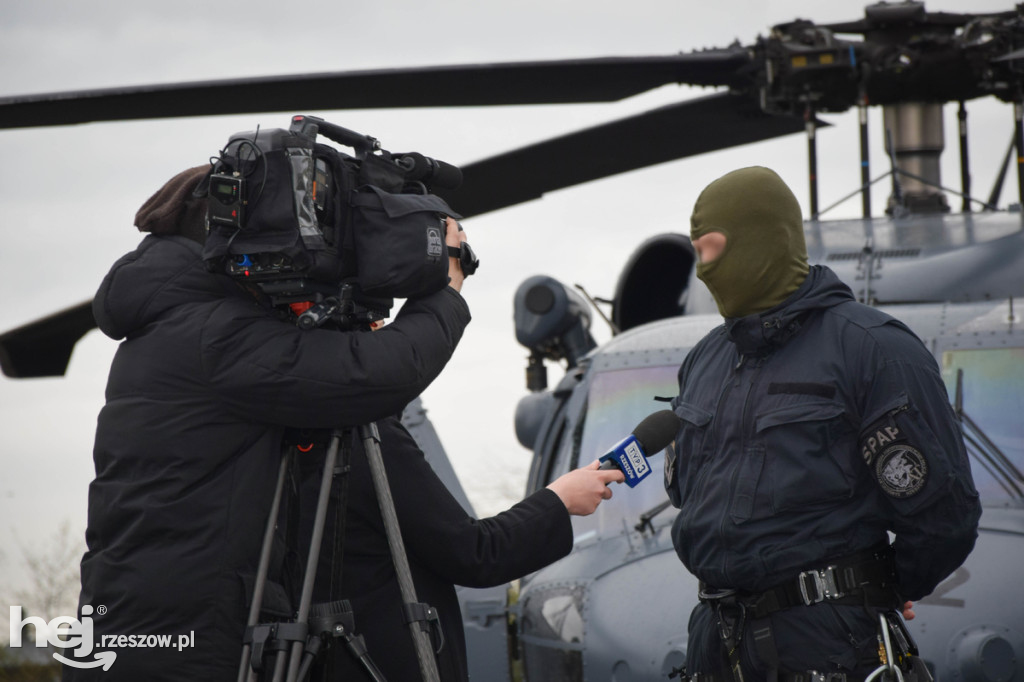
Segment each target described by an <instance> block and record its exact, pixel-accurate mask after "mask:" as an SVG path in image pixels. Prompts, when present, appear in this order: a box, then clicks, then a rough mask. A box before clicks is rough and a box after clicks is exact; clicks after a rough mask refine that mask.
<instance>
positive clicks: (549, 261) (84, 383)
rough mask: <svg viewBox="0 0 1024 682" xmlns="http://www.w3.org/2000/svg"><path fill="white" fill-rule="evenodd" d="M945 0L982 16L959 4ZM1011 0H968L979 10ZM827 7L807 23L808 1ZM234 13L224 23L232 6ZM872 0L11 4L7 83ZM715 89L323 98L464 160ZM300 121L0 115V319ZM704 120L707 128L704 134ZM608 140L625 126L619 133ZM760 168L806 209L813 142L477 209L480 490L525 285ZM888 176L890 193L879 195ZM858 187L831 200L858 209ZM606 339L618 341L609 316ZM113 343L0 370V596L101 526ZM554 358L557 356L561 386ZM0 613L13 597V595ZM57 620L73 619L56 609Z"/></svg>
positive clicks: (702, 32) (344, 59) (369, 126)
mask: <svg viewBox="0 0 1024 682" xmlns="http://www.w3.org/2000/svg"><path fill="white" fill-rule="evenodd" d="M926 7H927V9H929V10H945V11H968V6H967V3H965V2H963V1H962V0H961V2H954V1H952V0H942V1H933V2H928V3H927V4H926ZM1011 8H1012V3H1010V2H992V1H991V0H975V1H974V2H971V3H970V6H969V10H970V11H1001V10H1007V9H1011ZM811 11H813V12H814V14H813V16H811V15H809V12H811ZM218 12H219V13H220V15H219V16H217V13H218ZM862 16H863V4H861V3H860V2H853V1H850V0H841V1H839V0H836V1H833V2H828V3H815V4H808V3H805V2H799V3H798V2H795V1H794V0H776V1H774V2H771V3H766V2H763V1H761V0H720V1H718V2H706V3H697V2H682V1H680V0H632V1H631V2H628V3H595V2H592V1H590V0H545V1H544V2H540V1H537V0H519V1H517V2H515V3H511V2H479V1H478V0H475V1H474V0H433V1H431V0H419V1H413V0H403V1H401V2H399V1H395V0H390V1H380V0H377V1H375V2H365V3H354V2H343V3H341V2H332V3H317V2H314V3H270V2H266V1H264V0H260V1H256V2H253V1H250V2H245V3H209V2H174V3H146V2H115V1H112V0H107V1H104V2H96V1H93V2H81V3H67V2H64V1H60V2H57V1H54V0H43V1H37V2H31V3H28V2H14V1H12V0H8V1H7V2H3V3H2V4H0V65H2V68H0V95H2V96H7V95H17V94H26V93H31V92H52V91H60V90H69V89H82V88H93V87H115V86H123V85H133V84H141V83H150V82H175V81H188V80H204V79H215V78H231V77H244V76H258V75H268V74H282V73H284V74H287V73H301V72H311V71H341V70H349V69H366V68H378V67H396V66H425V65H431V64H448V63H462V62H471V63H486V62H497V61H517V60H538V59H562V58H581V57H598V56H609V55H659V54H670V53H674V52H677V51H681V50H682V51H689V50H691V49H697V48H701V47H712V46H725V45H727V44H729V43H731V42H732V41H733V40H734V39H739V40H740V41H741V42H744V43H749V42H750V41H752V40H753V39H754V38H755V37H756V36H757V35H758V34H759V33H762V34H763V33H765V32H767V30H768V29H769V28H770V26H771V25H772V24H775V23H780V22H784V21H789V20H792V19H795V18H798V17H800V18H808V19H814V20H816V21H819V22H828V21H840V20H850V19H856V18H859V17H862ZM700 94H707V93H706V92H702V91H700V90H694V89H689V88H680V87H666V88H662V89H661V90H659V91H657V92H654V93H650V94H647V95H643V96H641V97H637V98H634V99H632V100H629V101H626V102H621V103H615V104H607V105H604V104H602V105H577V106H550V107H541V106H532V107H519V108H513V107H501V108H484V107H473V108H464V109H427V110H414V109H409V110H398V111H386V112H380V111H360V112H298V111H297V112H294V113H315V114H319V115H322V116H324V117H325V118H327V119H328V120H331V121H334V122H336V123H339V124H340V125H343V126H345V127H348V128H351V129H354V130H357V131H360V132H364V133H367V134H371V135H373V136H375V137H377V138H379V139H380V140H381V141H382V142H383V144H384V146H385V147H386V148H388V149H393V150H398V151H406V150H416V151H420V152H422V153H424V154H427V155H430V156H435V157H438V158H441V159H444V160H446V161H449V162H451V163H455V164H459V163H465V162H469V161H473V160H476V159H480V158H484V157H486V156H489V155H491V154H494V153H497V152H501V151H505V150H508V149H511V148H514V147H516V146H518V145H521V144H524V143H528V142H533V141H537V140H541V139H545V138H548V137H551V136H554V135H557V134H560V133H564V132H568V131H571V130H573V129H576V128H579V127H583V126H588V125H593V124H596V123H599V122H603V121H607V120H612V119H615V118H620V117H623V116H626V115H628V114H631V113H634V112H637V111H642V110H644V109H647V108H652V107H654V106H658V105H660V104H664V103H666V102H669V101H677V100H679V99H684V98H688V97H693V96H697V95H700ZM970 112H971V119H970V130H971V135H972V136H971V145H972V146H971V154H972V160H973V164H972V165H973V171H974V180H975V184H976V186H980V187H982V188H984V189H983V190H982V192H983V193H987V190H988V187H989V186H990V185H991V182H992V178H993V177H994V175H995V170H996V165H997V164H998V161H999V159H1001V157H1002V154H1003V153H1004V151H1005V148H1006V144H1007V143H1008V141H1009V138H1010V135H1011V132H1012V127H1011V126H1012V118H1011V116H1012V114H1011V111H1010V108H1009V107H1007V106H1005V105H999V104H997V103H994V102H980V103H976V104H972V105H971V106H970ZM826 120H828V121H830V122H833V123H835V124H836V125H835V126H834V127H833V128H831V129H829V130H826V131H823V132H822V133H821V134H820V137H819V153H820V159H819V164H820V166H819V175H820V176H821V188H820V196H821V201H822V205H827V204H829V203H831V202H832V201H833V200H835V199H838V198H839V197H841V196H843V195H845V194H846V193H848V192H850V191H852V190H853V189H854V188H855V187H856V186H857V184H858V182H859V169H858V165H857V164H858V157H857V144H858V143H857V132H856V127H855V114H852V113H848V114H846V115H845V116H828V117H826ZM946 120H947V153H946V155H945V157H944V178H945V181H946V184H947V185H951V186H958V184H959V180H958V177H959V176H958V170H957V165H956V164H957V158H958V155H957V152H956V143H955V138H954V137H953V133H954V132H955V126H954V122H955V111H954V109H953V107H947V112H946ZM257 124H259V125H260V126H262V127H285V126H286V124H287V114H267V115H253V116H225V117H208V118H201V119H188V120H174V121H149V122H134V123H117V124H109V123H108V124H92V125H85V126H76V127H70V128H45V129H30V130H16V131H0V230H2V235H3V245H2V247H0V296H2V297H3V305H2V306H0V330H8V329H10V328H12V327H15V326H18V325H20V324H23V323H25V322H27V321H29V320H32V319H35V318H37V317H40V316H43V315H45V314H48V313H50V312H52V311H55V310H57V309H60V308H63V307H66V306H68V305H72V304H74V303H77V302H79V301H82V300H85V299H87V298H89V297H91V295H92V293H93V292H94V291H95V288H96V286H97V285H98V283H99V281H100V279H101V278H102V276H103V274H104V273H105V272H106V270H107V268H108V267H109V265H110V264H111V263H112V262H113V261H114V260H115V259H116V258H117V257H118V256H120V255H121V254H122V253H124V252H126V251H128V250H131V249H132V248H134V246H135V244H136V243H137V242H138V239H139V235H138V233H137V232H136V231H135V229H134V228H133V227H132V221H133V216H134V213H135V210H136V209H137V208H138V206H139V205H140V204H141V203H142V202H143V201H144V200H145V199H146V198H147V197H148V196H149V195H150V194H151V193H152V192H153V191H154V190H156V189H157V188H158V187H159V186H160V185H161V184H162V183H163V182H164V181H165V180H166V179H167V178H169V177H170V176H172V175H174V174H175V173H176V172H178V171H179V170H181V169H183V168H186V167H189V166H194V165H197V164H200V163H203V162H204V161H205V160H206V159H207V158H208V157H209V156H210V155H211V154H213V153H215V152H216V150H217V149H219V148H220V147H221V146H222V145H223V143H224V142H225V141H226V139H227V137H228V136H229V135H230V134H231V133H234V132H236V131H240V130H250V129H253V128H255V127H256V125H257ZM872 124H873V125H872V158H873V174H874V175H878V174H880V173H882V172H884V170H885V164H884V162H883V156H882V151H881V134H880V113H879V112H877V111H874V112H873V114H872ZM695 134H699V131H695ZM608 153H611V154H613V153H615V141H614V140H609V141H608ZM752 164H761V165H767V166H771V167H773V168H775V169H776V170H778V171H779V172H780V174H781V175H782V176H783V178H784V179H785V180H786V181H787V182H789V183H790V184H791V186H792V187H793V188H794V190H795V191H796V193H797V196H798V197H799V198H800V199H801V202H802V204H803V205H804V210H805V213H806V211H807V201H806V196H807V183H806V147H805V143H804V139H803V138H802V137H801V136H791V137H789V138H785V139H783V140H779V141H773V142H768V143H762V144H758V145H753V146H749V147H744V148H742V149H739V150H732V151H726V152H720V153H716V154H713V155H706V156H703V157H698V158H695V159H690V160H685V161H679V162H674V163H670V164H664V165H662V166H659V167H656V168H653V169H648V170H643V171H637V172H633V173H629V174H626V175H623V176H620V177H616V178H609V179H606V180H602V181H599V182H594V183H590V184H588V185H586V186H583V187H578V188H573V189H569V190H565V191H561V192H556V193H553V194H551V195H549V196H548V197H545V198H544V199H543V200H541V201H537V202H530V203H527V204H524V205H521V206H517V207H513V208H509V209H505V210H502V211H498V212H496V213H494V214H492V215H487V216H482V217H480V218H477V219H474V220H471V221H467V223H466V228H467V230H468V233H469V235H470V238H471V241H472V242H473V245H474V247H475V248H476V250H477V252H478V253H479V254H480V256H481V259H482V262H483V265H482V267H481V270H480V272H479V274H478V275H477V276H475V277H474V278H472V279H470V280H469V281H468V282H467V284H466V288H465V293H466V297H467V299H468V300H469V303H470V306H471V308H472V310H473V314H474V322H473V324H472V325H471V327H470V329H469V331H468V333H467V335H466V337H465V339H464V341H463V344H462V346H461V347H460V349H459V351H458V353H457V354H456V358H455V359H454V360H453V362H452V363H451V365H450V366H449V368H448V370H447V371H446V373H445V374H444V375H443V376H442V377H441V378H440V379H439V380H438V381H437V382H435V384H434V385H433V386H431V387H430V389H428V391H427V393H426V395H425V403H426V406H427V408H428V409H429V410H430V416H431V417H432V419H433V420H434V423H435V425H436V426H437V428H438V430H439V432H440V435H441V438H442V440H443V441H444V443H445V444H446V446H447V447H448V450H449V454H450V455H451V457H452V459H453V462H454V466H455V468H456V471H457V472H459V474H460V475H461V476H462V478H463V484H464V486H465V487H466V488H467V491H468V493H469V496H470V498H471V500H472V502H473V503H474V505H475V506H476V507H477V509H478V511H480V512H481V513H483V514H491V513H495V512H497V511H499V510H500V509H502V508H504V507H505V506H507V504H509V502H510V501H511V499H512V498H514V497H517V496H518V495H519V494H520V492H521V486H522V483H523V478H524V474H525V472H526V469H527V467H528V465H529V453H527V452H526V451H525V450H523V449H522V448H521V447H520V446H519V445H518V444H517V443H516V441H515V436H514V433H513V428H512V415H513V410H514V408H515V403H516V401H517V400H518V398H519V397H521V396H522V395H523V394H524V393H525V387H524V381H523V369H524V367H525V358H526V355H527V353H526V351H525V350H524V349H522V348H521V347H519V346H518V345H517V344H516V343H515V339H514V332H513V328H512V295H513V293H514V291H515V288H516V287H517V286H518V284H519V283H520V282H521V281H522V280H523V279H525V278H526V277H528V276H531V275H534V274H550V275H553V276H556V277H559V278H560V279H562V280H563V281H564V282H566V283H568V284H570V285H571V284H573V283H576V282H579V283H581V284H583V285H584V286H586V287H587V288H588V290H589V291H591V292H592V293H593V294H595V295H605V296H610V295H611V294H612V293H613V291H614V286H615V280H616V278H617V276H618V272H619V269H620V268H621V266H622V265H623V264H624V262H625V261H626V259H627V257H628V255H629V253H630V252H631V250H632V249H633V248H634V247H635V246H636V245H637V244H639V243H640V242H641V241H642V240H643V239H644V238H646V237H649V236H651V235H654V234H657V233H660V232H670V231H675V232H686V231H687V230H688V222H687V218H688V215H689V211H690V208H691V207H692V205H693V201H694V199H695V198H696V195H697V193H698V192H699V191H700V189H702V188H703V186H704V185H706V184H707V183H708V182H709V181H711V180H713V179H714V178H715V177H718V176H719V175H721V174H723V173H725V172H727V171H729V170H732V169H733V168H736V167H739V166H743V165H752ZM884 195H885V192H884V191H878V192H876V193H875V198H876V210H878V209H880V208H881V205H882V202H883V201H884V198H885V197H884ZM858 212H859V202H856V201H854V202H851V203H849V204H847V205H846V206H844V207H843V208H842V209H841V210H839V211H837V212H836V213H835V214H834V216H835V217H848V216H851V215H857V214H858ZM594 331H595V335H596V336H598V337H599V338H602V339H603V338H607V336H608V334H607V332H606V330H604V329H603V328H602V327H601V324H600V323H599V322H595V330H594ZM114 349H115V343H114V342H113V341H110V340H109V339H107V338H106V337H103V336H102V335H101V334H99V333H98V332H92V333H90V334H89V335H88V336H87V337H86V339H85V340H84V341H83V342H82V343H81V344H80V345H79V347H78V349H77V351H76V353H75V356H74V358H73V359H72V363H71V367H70V370H69V372H68V376H67V377H66V378H64V379H57V380H38V381H29V382H26V381H12V380H10V379H6V378H0V434H2V436H0V462H2V469H0V470H2V471H3V474H2V476H0V547H4V548H5V549H6V552H5V554H6V560H3V559H0V596H3V595H4V594H9V593H10V591H12V590H9V588H8V586H11V585H17V584H22V583H23V582H24V581H23V576H21V575H20V574H19V569H18V565H17V564H18V551H17V547H16V545H15V544H14V543H12V542H11V538H12V534H13V532H14V529H17V533H18V536H19V537H21V538H23V539H24V540H27V541H29V542H30V543H31V541H32V539H33V538H40V539H48V538H49V537H51V535H52V532H53V530H54V529H55V528H56V527H57V526H58V525H59V523H60V522H61V520H63V519H70V520H71V522H72V524H73V526H75V527H76V528H77V530H78V532H81V531H83V530H84V527H85V499H86V491H87V486H88V483H89V481H90V480H91V478H92V473H93V472H92V460H91V447H92V430H93V428H94V425H95V417H96V413H97V412H98V410H99V408H100V406H101V405H102V400H103V396H102V393H103V386H104V382H105V375H106V369H107V365H108V363H109V361H110V357H111V356H112V354H113V351H114ZM557 374H558V372H557V371H555V372H552V381H554V380H555V379H556V378H557ZM0 607H3V605H2V604H0ZM50 615H51V617H52V616H55V615H58V614H50Z"/></svg>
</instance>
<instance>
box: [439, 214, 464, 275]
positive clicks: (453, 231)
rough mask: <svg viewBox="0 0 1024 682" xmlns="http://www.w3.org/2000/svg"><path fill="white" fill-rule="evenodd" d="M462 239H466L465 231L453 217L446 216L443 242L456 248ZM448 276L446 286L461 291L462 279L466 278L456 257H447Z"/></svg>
mask: <svg viewBox="0 0 1024 682" xmlns="http://www.w3.org/2000/svg"><path fill="white" fill-rule="evenodd" d="M464 241H466V233H465V232H463V231H462V228H460V227H459V224H458V223H457V222H456V221H455V219H454V218H448V220H447V232H446V233H445V236H444V242H445V244H447V245H448V246H451V247H454V248H456V249H457V248H459V245H460V244H462V242H464ZM448 276H449V277H450V278H451V282H449V283H448V286H450V287H451V288H452V289H455V291H462V281H463V280H464V279H466V276H465V275H464V274H462V264H461V263H459V259H458V258H453V257H451V256H449V257H448Z"/></svg>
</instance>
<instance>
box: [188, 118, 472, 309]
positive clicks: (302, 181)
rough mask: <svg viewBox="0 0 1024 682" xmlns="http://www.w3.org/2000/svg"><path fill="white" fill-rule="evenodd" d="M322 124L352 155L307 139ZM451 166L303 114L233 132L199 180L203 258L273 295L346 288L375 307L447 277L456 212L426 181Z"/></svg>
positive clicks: (438, 178) (280, 298)
mask: <svg viewBox="0 0 1024 682" xmlns="http://www.w3.org/2000/svg"><path fill="white" fill-rule="evenodd" d="M318 135H323V136H324V137H327V138H328V139H330V140H333V141H335V142H338V143H340V144H343V145H346V146H349V147H351V148H352V149H353V151H354V154H352V155H349V154H345V153H342V152H341V151H339V150H337V149H336V148H334V147H333V146H330V145H327V144H323V143H320V142H317V136H318ZM461 179H462V178H461V172H460V171H459V170H458V169H457V168H456V167H454V166H451V165H449V164H445V163H443V162H440V161H436V160H434V159H430V158H428V157H424V156H422V155H421V154H416V153H410V154H392V153H390V152H387V151H384V150H382V149H381V147H380V143H379V142H378V141H377V140H376V139H374V138H372V137H369V136H365V135H360V134H358V133H355V132H353V131H350V130H347V129H345V128H342V127H340V126H337V125H334V124H332V123H328V122H326V121H324V120H323V119H320V118H316V117H313V116H302V115H298V116H294V117H292V123H291V126H290V127H289V128H288V129H287V130H285V129H271V130H257V131H252V132H242V133H236V134H235V135H232V136H231V138H230V139H229V140H228V143H227V145H226V146H225V147H224V148H223V149H222V150H221V151H220V154H219V155H218V157H217V158H216V160H215V161H214V163H213V169H212V171H211V173H210V176H209V183H208V187H207V190H206V191H207V197H208V209H207V228H208V234H207V239H206V245H205V247H204V252H203V257H204V259H205V260H206V261H207V264H208V266H209V267H210V268H211V270H213V271H218V272H224V273H226V274H228V275H229V276H231V277H234V278H237V279H239V280H243V281H245V282H247V283H252V284H254V285H256V286H258V287H259V288H260V289H262V290H263V291H264V292H265V293H267V294H269V295H270V296H271V298H272V300H273V301H274V303H275V304H278V303H287V304H291V303H293V302H297V301H313V302H318V301H320V300H322V299H323V298H324V297H330V296H338V294H339V291H340V290H341V289H342V288H344V290H345V292H347V293H346V295H349V296H351V297H354V299H355V300H356V301H357V302H360V301H367V302H370V303H371V304H372V305H374V306H375V307H377V308H380V307H382V306H385V307H386V308H390V307H391V304H392V302H393V301H391V300H390V299H394V298H415V297H418V296H425V295H428V294H431V293H433V292H435V291H438V290H440V289H441V288H442V287H444V286H445V285H447V283H448V253H447V248H446V245H445V241H444V238H445V222H446V219H447V218H448V217H452V218H455V219H458V218H460V217H461V216H459V215H458V214H456V213H455V212H454V211H452V209H451V208H450V207H449V206H448V204H447V203H445V201H444V200H443V199H441V198H440V197H439V196H437V195H435V194H432V193H431V191H430V187H431V186H432V184H436V185H437V186H439V187H449V188H454V187H456V186H458V184H459V183H461Z"/></svg>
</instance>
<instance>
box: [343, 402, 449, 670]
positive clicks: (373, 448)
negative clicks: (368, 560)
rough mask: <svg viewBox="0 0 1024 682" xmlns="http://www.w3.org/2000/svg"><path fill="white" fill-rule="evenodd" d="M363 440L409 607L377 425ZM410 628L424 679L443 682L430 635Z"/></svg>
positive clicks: (409, 586)
mask: <svg viewBox="0 0 1024 682" xmlns="http://www.w3.org/2000/svg"><path fill="white" fill-rule="evenodd" d="M359 438H360V439H361V440H362V441H363V447H364V449H365V450H366V459H367V461H368V462H369V464H370V474H371V476H372V477H373V487H374V490H375V491H376V493H377V504H378V505H380V515H381V518H383V520H384V530H385V532H386V533H387V536H388V546H389V547H390V549H391V559H392V561H393V562H394V564H395V573H396V574H397V575H398V587H399V589H400V590H401V592H402V600H403V601H404V602H405V604H407V605H409V604H415V603H416V588H415V586H414V585H413V582H412V571H411V570H410V569H409V559H408V557H407V556H406V553H405V543H404V542H403V541H402V533H401V530H400V529H399V527H398V515H397V514H396V513H395V501H394V499H393V498H392V497H391V488H390V487H389V486H388V477H387V473H386V472H385V470H384V460H383V459H382V457H381V452H380V432H379V431H378V430H377V425H376V424H375V423H372V422H371V423H370V424H367V425H365V426H360V427H359ZM409 628H410V632H411V633H412V640H413V644H414V646H415V648H416V657H417V659H418V660H419V664H420V673H421V674H422V676H423V679H424V680H425V681H426V682H439V681H440V675H439V673H438V671H437V661H435V660H434V651H433V647H431V645H430V636H429V634H428V633H427V632H426V631H425V630H423V629H422V628H421V627H420V625H419V624H418V623H417V622H416V621H410V623H409Z"/></svg>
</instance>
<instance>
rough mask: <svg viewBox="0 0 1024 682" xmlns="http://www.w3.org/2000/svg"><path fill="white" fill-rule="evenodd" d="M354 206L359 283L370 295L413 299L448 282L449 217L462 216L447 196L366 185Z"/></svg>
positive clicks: (353, 197)
mask: <svg viewBox="0 0 1024 682" xmlns="http://www.w3.org/2000/svg"><path fill="white" fill-rule="evenodd" d="M352 207H353V218H352V224H353V238H354V242H355V250H356V255H357V258H358V261H359V275H358V282H359V286H360V288H361V289H362V290H363V291H364V292H366V293H367V294H370V295H383V296H396V297H406V298H407V297H410V296H416V295H424V294H426V293H431V292H434V291H439V290H440V289H441V288H442V287H444V286H445V285H446V284H447V283H448V250H447V248H446V247H445V242H444V236H445V228H446V226H445V218H446V217H447V216H451V217H453V218H460V217H461V216H459V215H458V214H457V213H455V212H453V211H452V210H451V209H450V208H449V207H448V204H447V203H445V201H444V200H443V199H441V197H439V196H437V195H436V194H394V193H391V192H386V191H384V190H383V189H381V188H379V187H375V186H373V185H364V186H362V187H360V188H359V190H358V191H356V192H354V193H353V194H352ZM392 292H402V293H401V294H399V293H392Z"/></svg>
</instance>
